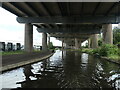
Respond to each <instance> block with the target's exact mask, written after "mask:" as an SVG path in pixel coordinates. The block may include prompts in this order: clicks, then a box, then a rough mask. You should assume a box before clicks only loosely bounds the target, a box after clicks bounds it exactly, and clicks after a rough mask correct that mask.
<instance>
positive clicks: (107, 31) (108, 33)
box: [102, 24, 113, 44]
mask: <svg viewBox="0 0 120 90" xmlns="http://www.w3.org/2000/svg"><path fill="white" fill-rule="evenodd" d="M102 30H103V43H104V44H113V31H112V24H104V25H103V26H102Z"/></svg>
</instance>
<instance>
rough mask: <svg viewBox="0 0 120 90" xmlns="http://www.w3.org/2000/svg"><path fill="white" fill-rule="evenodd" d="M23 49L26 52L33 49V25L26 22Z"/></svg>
mask: <svg viewBox="0 0 120 90" xmlns="http://www.w3.org/2000/svg"><path fill="white" fill-rule="evenodd" d="M24 50H25V51H26V52H32V51H33V25H32V24H28V23H27V24H25V38H24Z"/></svg>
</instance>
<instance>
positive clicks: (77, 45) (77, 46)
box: [75, 38, 79, 49]
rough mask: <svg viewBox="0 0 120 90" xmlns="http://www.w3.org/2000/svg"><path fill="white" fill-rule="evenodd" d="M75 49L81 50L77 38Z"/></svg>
mask: <svg viewBox="0 0 120 90" xmlns="http://www.w3.org/2000/svg"><path fill="white" fill-rule="evenodd" d="M75 49H79V42H78V39H77V38H75Z"/></svg>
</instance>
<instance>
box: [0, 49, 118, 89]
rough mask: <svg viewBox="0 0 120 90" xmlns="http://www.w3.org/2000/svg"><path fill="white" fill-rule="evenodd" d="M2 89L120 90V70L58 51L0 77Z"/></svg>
mask: <svg viewBox="0 0 120 90" xmlns="http://www.w3.org/2000/svg"><path fill="white" fill-rule="evenodd" d="M0 80H1V81H0V83H1V88H98V89H102V88H114V89H116V90H118V89H120V66H119V65H116V64H113V63H111V62H108V61H106V60H101V59H99V58H97V57H93V56H91V55H88V54H86V53H80V52H77V51H61V50H56V52H55V53H54V55H53V56H52V57H50V58H48V59H46V60H43V61H40V62H37V63H34V64H31V65H26V66H23V67H20V68H17V69H14V70H11V71H7V72H4V73H3V74H1V75H0Z"/></svg>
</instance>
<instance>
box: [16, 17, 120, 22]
mask: <svg viewBox="0 0 120 90" xmlns="http://www.w3.org/2000/svg"><path fill="white" fill-rule="evenodd" d="M17 21H18V22H19V23H48V24H50V23H62V24H73V23H83V24H93V23H95V24H101V23H103V24H105V23H111V24H112V23H113V24H117V23H120V16H94V17H93V16H86V17H80V16H76V17H75V16H74V17H72V16H68V17H57V16H56V17H17Z"/></svg>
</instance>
